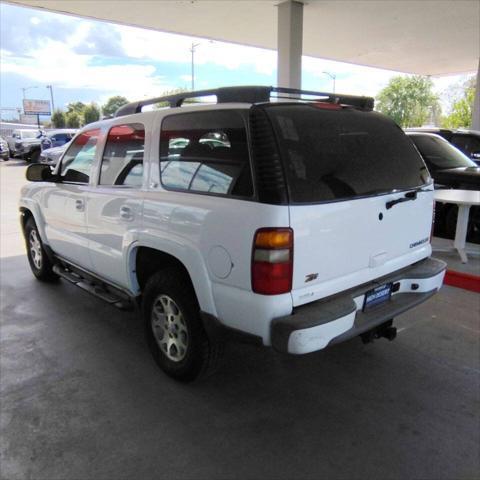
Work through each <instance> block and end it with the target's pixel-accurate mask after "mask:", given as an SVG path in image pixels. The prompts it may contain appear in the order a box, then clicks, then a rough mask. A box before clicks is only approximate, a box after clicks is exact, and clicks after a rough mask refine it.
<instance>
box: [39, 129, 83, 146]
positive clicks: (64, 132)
mask: <svg viewBox="0 0 480 480" xmlns="http://www.w3.org/2000/svg"><path fill="white" fill-rule="evenodd" d="M76 133H77V129H73V128H68V129H67V128H65V129H59V130H51V131H49V132H47V133H46V134H45V136H43V137H42V140H41V148H42V150H46V149H48V148H53V147H61V146H62V145H65V144H66V143H68V142H69V141H70V140H71V139H72V138H73V137H74V136H75V134H76Z"/></svg>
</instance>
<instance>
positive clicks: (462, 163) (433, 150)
mask: <svg viewBox="0 0 480 480" xmlns="http://www.w3.org/2000/svg"><path fill="white" fill-rule="evenodd" d="M407 135H408V136H409V137H410V138H411V139H412V141H413V143H414V144H415V146H416V147H417V149H418V151H419V152H420V154H421V155H422V157H423V159H424V160H425V163H426V165H427V167H428V169H429V171H430V173H431V175H432V177H433V179H434V181H435V186H436V188H458V189H466V190H480V167H479V166H478V165H477V164H476V163H475V162H473V161H472V160H470V159H469V158H468V157H467V156H466V155H465V154H463V153H462V152H461V151H460V150H459V149H457V148H455V147H454V146H453V145H452V144H450V143H449V142H448V141H447V140H445V139H444V138H443V137H441V136H439V135H436V134H434V133H420V132H412V131H408V132H407ZM457 214H458V207H457V206H456V205H451V204H443V205H442V204H438V205H437V209H436V217H435V234H436V235H439V236H446V237H447V238H454V236H455V229H456V225H457ZM478 232H480V209H479V208H478V207H472V208H471V209H470V219H469V230H468V239H469V240H470V241H478V240H477V237H478V234H479V233H478Z"/></svg>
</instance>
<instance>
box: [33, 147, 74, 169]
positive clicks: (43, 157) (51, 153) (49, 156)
mask: <svg viewBox="0 0 480 480" xmlns="http://www.w3.org/2000/svg"><path fill="white" fill-rule="evenodd" d="M69 145H70V142H67V143H65V144H63V145H61V146H60V147H52V148H47V149H45V150H43V151H42V152H41V153H40V163H46V164H47V165H52V166H55V165H56V164H57V163H58V160H60V157H61V156H62V155H63V152H65V150H66V149H67V148H68V146H69Z"/></svg>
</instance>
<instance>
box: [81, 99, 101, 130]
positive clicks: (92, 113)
mask: <svg viewBox="0 0 480 480" xmlns="http://www.w3.org/2000/svg"><path fill="white" fill-rule="evenodd" d="M97 120H100V109H99V108H98V106H97V104H96V103H93V102H92V103H90V104H89V105H86V106H85V109H84V110H83V122H84V124H85V125H87V124H88V123H93V122H96V121H97Z"/></svg>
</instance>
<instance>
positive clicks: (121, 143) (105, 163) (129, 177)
mask: <svg viewBox="0 0 480 480" xmlns="http://www.w3.org/2000/svg"><path fill="white" fill-rule="evenodd" d="M144 144H145V127H144V126H143V125H142V124H140V123H130V124H126V125H117V126H115V127H112V128H111V130H110V132H109V133H108V137H107V143H106V145H105V150H104V152H103V157H102V166H101V169H100V180H99V182H98V183H99V185H128V186H131V187H140V186H141V185H142V180H143V152H144Z"/></svg>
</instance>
